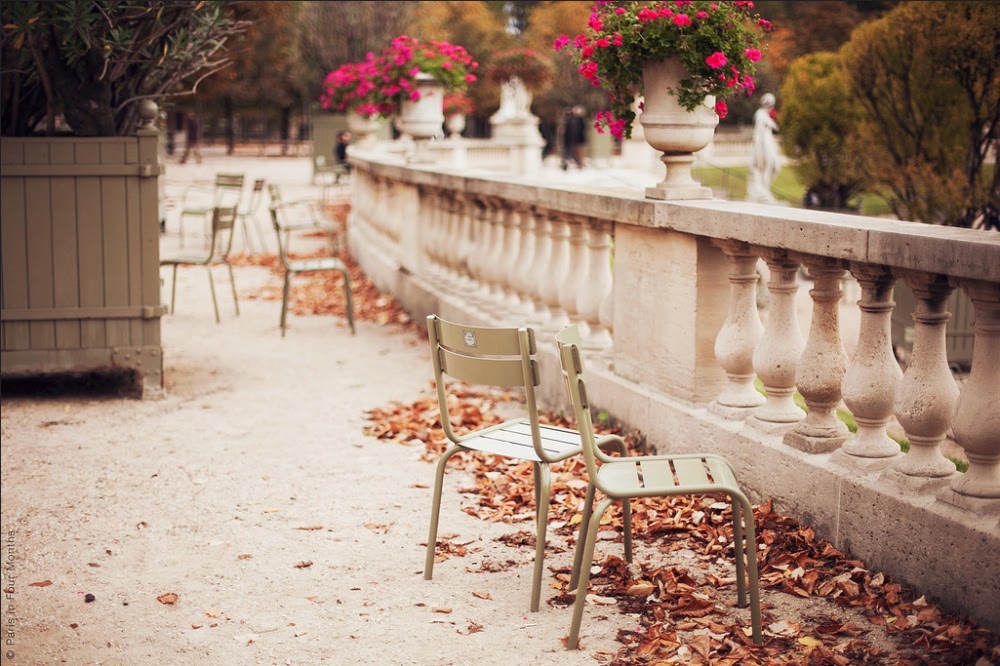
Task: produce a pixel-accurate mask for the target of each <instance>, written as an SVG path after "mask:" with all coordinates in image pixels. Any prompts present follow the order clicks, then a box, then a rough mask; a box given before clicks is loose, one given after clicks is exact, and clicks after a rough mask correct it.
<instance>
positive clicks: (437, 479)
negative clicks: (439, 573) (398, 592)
mask: <svg viewBox="0 0 1000 666" xmlns="http://www.w3.org/2000/svg"><path fill="white" fill-rule="evenodd" d="M461 450H462V447H460V446H452V447H451V448H450V449H448V450H447V451H445V452H444V453H443V454H442V455H441V459H440V460H438V464H437V471H436V472H435V474H434V498H433V500H432V501H431V526H430V530H429V531H428V533H427V557H426V558H425V559H424V580H430V579H431V577H432V576H433V575H434V556H435V555H436V552H437V531H438V516H440V515H441V489H442V487H444V471H445V467H446V466H447V465H448V459H449V458H451V457H452V456H453V455H455V454H456V453H458V452H459V451H461Z"/></svg>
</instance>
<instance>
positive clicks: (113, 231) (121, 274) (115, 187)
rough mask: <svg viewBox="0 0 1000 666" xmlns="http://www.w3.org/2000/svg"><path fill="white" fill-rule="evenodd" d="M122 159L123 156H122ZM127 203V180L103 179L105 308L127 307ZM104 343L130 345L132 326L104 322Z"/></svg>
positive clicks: (113, 345) (102, 233) (125, 323)
mask: <svg viewBox="0 0 1000 666" xmlns="http://www.w3.org/2000/svg"><path fill="white" fill-rule="evenodd" d="M119 157H123V155H119ZM128 227H129V225H128V202H127V201H126V200H125V179H124V178H102V179H101V236H102V242H103V254H104V273H103V279H104V305H106V306H112V307H114V306H121V305H128V304H129V301H128V281H129V271H128ZM105 334H106V336H107V337H106V338H105V344H106V345H108V346H110V347H118V346H127V345H129V344H130V341H129V324H128V322H123V321H120V320H109V321H107V322H105Z"/></svg>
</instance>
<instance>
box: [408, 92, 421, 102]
mask: <svg viewBox="0 0 1000 666" xmlns="http://www.w3.org/2000/svg"><path fill="white" fill-rule="evenodd" d="M418 99H420V91H419V90H413V91H411V92H410V101H411V102H416V101H417V100H418Z"/></svg>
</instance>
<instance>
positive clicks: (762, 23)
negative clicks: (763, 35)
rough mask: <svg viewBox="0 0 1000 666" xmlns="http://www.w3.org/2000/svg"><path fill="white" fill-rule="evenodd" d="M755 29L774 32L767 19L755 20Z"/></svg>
mask: <svg viewBox="0 0 1000 666" xmlns="http://www.w3.org/2000/svg"><path fill="white" fill-rule="evenodd" d="M757 27H759V28H761V29H763V30H764V32H771V31H772V30H774V25H772V24H771V22H770V21H768V20H767V19H757Z"/></svg>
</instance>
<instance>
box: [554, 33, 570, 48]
mask: <svg viewBox="0 0 1000 666" xmlns="http://www.w3.org/2000/svg"><path fill="white" fill-rule="evenodd" d="M567 44H569V35H559V36H558V37H556V41H554V42H552V48H554V49H555V50H556V51H562V49H563V47H564V46H566V45H567Z"/></svg>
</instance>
